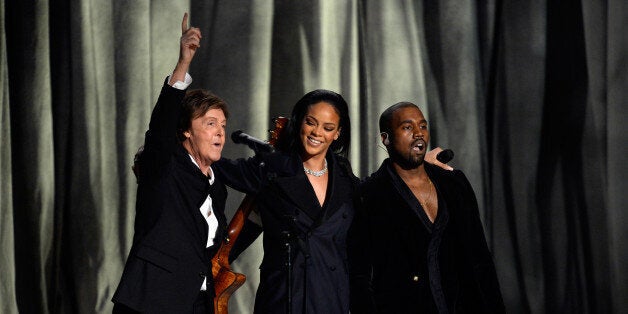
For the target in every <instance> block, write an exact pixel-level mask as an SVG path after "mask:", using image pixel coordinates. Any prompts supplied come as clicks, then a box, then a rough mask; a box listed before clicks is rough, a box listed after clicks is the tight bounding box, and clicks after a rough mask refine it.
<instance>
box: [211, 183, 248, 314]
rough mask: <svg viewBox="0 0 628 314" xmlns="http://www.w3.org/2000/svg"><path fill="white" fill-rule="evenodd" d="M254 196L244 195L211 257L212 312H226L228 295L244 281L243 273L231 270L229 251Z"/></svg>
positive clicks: (217, 313) (224, 313)
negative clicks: (215, 251)
mask: <svg viewBox="0 0 628 314" xmlns="http://www.w3.org/2000/svg"><path fill="white" fill-rule="evenodd" d="M254 205H255V201H254V198H253V197H252V196H250V195H247V196H245V197H244V200H242V203H241V204H240V207H239V208H238V210H237V211H236V213H235V214H234V215H233V218H232V219H231V222H230V223H229V231H228V235H227V238H226V239H225V240H223V241H222V244H221V246H220V249H218V252H217V253H216V255H214V257H213V258H212V275H213V277H214V290H215V292H216V297H215V298H213V303H214V314H227V313H228V310H229V297H231V295H232V294H233V293H234V292H235V291H236V290H237V289H238V288H240V287H241V286H242V285H243V284H244V282H245V281H246V276H245V275H244V274H240V273H236V272H234V271H232V270H231V265H229V253H230V252H231V247H232V246H233V243H235V240H236V239H237V237H238V235H239V234H240V231H241V230H242V226H243V225H244V221H245V220H246V218H247V217H248V216H249V214H250V213H251V210H253V207H254Z"/></svg>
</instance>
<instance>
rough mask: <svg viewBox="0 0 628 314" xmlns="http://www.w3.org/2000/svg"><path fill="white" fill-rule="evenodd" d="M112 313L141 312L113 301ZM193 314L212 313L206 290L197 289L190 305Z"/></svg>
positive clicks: (131, 313) (211, 304)
mask: <svg viewBox="0 0 628 314" xmlns="http://www.w3.org/2000/svg"><path fill="white" fill-rule="evenodd" d="M112 313H113V314H138V313H142V312H140V311H136V310H134V309H132V308H130V307H128V306H126V305H124V304H122V303H115V304H114V305H113V311H112ZM191 313H194V314H214V304H213V302H209V296H208V294H207V291H199V293H198V296H197V297H196V301H194V305H193V306H192V312H191Z"/></svg>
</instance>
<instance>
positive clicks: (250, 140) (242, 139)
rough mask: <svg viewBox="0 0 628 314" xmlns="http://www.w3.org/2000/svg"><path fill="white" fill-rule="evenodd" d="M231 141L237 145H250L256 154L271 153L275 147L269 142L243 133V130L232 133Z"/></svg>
mask: <svg viewBox="0 0 628 314" xmlns="http://www.w3.org/2000/svg"><path fill="white" fill-rule="evenodd" d="M231 140H232V141H233V142H234V143H236V144H246V145H248V146H249V148H250V149H252V150H253V151H255V153H261V152H265V153H269V152H272V151H273V150H274V149H273V147H272V146H271V145H270V144H269V143H268V142H266V141H262V140H260V139H258V138H255V137H253V136H250V135H248V134H246V133H244V132H242V130H237V131H234V132H233V133H231Z"/></svg>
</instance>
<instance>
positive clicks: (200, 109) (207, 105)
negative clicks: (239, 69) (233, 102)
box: [177, 89, 229, 142]
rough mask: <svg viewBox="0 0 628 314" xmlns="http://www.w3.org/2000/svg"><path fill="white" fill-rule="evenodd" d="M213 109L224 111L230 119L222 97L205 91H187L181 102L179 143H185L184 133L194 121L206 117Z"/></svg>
mask: <svg viewBox="0 0 628 314" xmlns="http://www.w3.org/2000/svg"><path fill="white" fill-rule="evenodd" d="M211 109H220V110H222V112H223V113H224V114H225V118H227V119H229V111H227V103H225V101H224V100H222V99H221V98H220V97H218V96H216V95H214V94H212V92H210V91H207V90H203V89H193V90H189V91H187V92H186V93H185V97H184V98H183V101H181V116H180V117H179V124H178V126H177V138H178V139H179V141H181V142H183V141H185V136H184V135H183V132H185V131H187V130H189V129H190V125H191V124H192V120H194V119H196V118H198V117H200V116H202V115H204V114H205V113H207V111H209V110H211Z"/></svg>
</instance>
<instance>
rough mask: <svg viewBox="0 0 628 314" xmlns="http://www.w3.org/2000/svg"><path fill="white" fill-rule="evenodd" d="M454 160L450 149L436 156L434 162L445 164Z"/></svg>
mask: <svg viewBox="0 0 628 314" xmlns="http://www.w3.org/2000/svg"><path fill="white" fill-rule="evenodd" d="M452 159H454V151H453V150H451V149H449V148H448V149H444V150H443V151H442V152H440V153H438V154H436V160H438V161H440V162H442V163H444V164H446V163H448V162H450V161H451V160H452Z"/></svg>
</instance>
